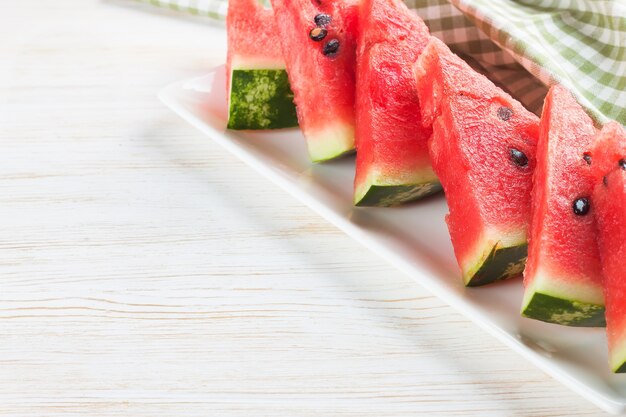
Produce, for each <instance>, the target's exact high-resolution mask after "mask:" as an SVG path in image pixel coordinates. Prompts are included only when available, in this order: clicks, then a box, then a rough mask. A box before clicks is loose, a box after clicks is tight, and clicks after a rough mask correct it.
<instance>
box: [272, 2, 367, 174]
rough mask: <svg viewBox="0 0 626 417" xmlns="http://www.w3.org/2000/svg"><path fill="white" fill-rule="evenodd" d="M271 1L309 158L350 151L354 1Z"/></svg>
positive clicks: (354, 37)
mask: <svg viewBox="0 0 626 417" xmlns="http://www.w3.org/2000/svg"><path fill="white" fill-rule="evenodd" d="M272 7H273V9H274V14H275V17H276V22H277V25H278V33H279V34H280V38H281V44H282V50H283V55H284V57H285V61H286V64H287V73H288V74H289V81H290V83H291V88H292V89H293V92H294V94H295V98H294V101H295V103H296V108H297V111H298V120H299V122H300V128H301V129H302V133H303V134H304V137H305V138H306V141H307V147H308V150H309V155H310V157H311V159H312V160H313V161H315V162H318V161H325V160H328V159H333V158H336V157H338V156H341V155H343V154H345V153H348V152H352V151H353V150H354V79H355V74H354V70H355V62H356V61H355V53H356V52H355V51H356V30H357V20H358V8H357V6H356V5H354V4H350V3H345V2H340V1H318V0H272ZM275 46H276V45H275V44H269V45H267V46H266V47H268V48H272V47H275Z"/></svg>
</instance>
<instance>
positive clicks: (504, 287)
mask: <svg viewBox="0 0 626 417" xmlns="http://www.w3.org/2000/svg"><path fill="white" fill-rule="evenodd" d="M159 98H160V99H161V100H162V101H163V103H165V104H166V105H167V106H169V107H170V108H171V109H172V110H174V112H176V113H177V114H179V115H180V116H181V117H182V118H183V119H185V120H186V121H188V122H189V123H191V124H192V125H194V126H195V127H196V128H198V129H200V130H201V131H202V132H204V133H205V134H206V135H207V136H209V137H210V138H211V139H213V140H214V141H216V142H217V143H219V144H220V145H221V146H223V147H224V148H226V149H227V150H228V151H230V152H232V153H233V154H235V155H236V156H238V157H239V158H240V159H241V160H243V161H244V162H245V163H247V164H248V165H250V166H251V167H252V168H254V169H256V170H257V171H258V172H259V173H260V174H262V175H264V176H265V177H267V178H268V179H269V180H271V181H273V182H274V183H276V184H278V185H279V186H280V187H282V188H284V189H285V190H286V191H288V192H289V193H291V194H292V195H293V196H295V197H296V198H297V199H299V200H300V201H302V202H303V203H304V204H306V205H308V206H309V207H311V208H312V209H313V210H315V211H316V212H318V213H319V214H320V215H321V216H323V217H324V218H325V219H327V220H328V221H330V222H331V223H333V224H334V225H336V226H337V227H339V228H340V229H341V230H343V231H344V232H346V233H347V234H348V235H350V236H352V237H353V238H354V239H356V240H357V241H359V242H361V243H362V244H363V245H365V246H366V247H368V248H369V249H370V250H372V251H373V252H375V253H377V254H378V255H380V256H382V257H383V258H384V259H386V260H387V261H388V262H389V263H391V264H392V265H394V266H395V267H397V268H398V269H400V270H402V271H404V272H405V273H406V274H408V275H409V276H410V277H412V278H413V279H415V281H416V282H417V283H418V284H420V285H422V286H423V287H425V288H426V289H427V290H429V291H430V292H432V293H433V294H434V295H436V296H437V297H439V298H441V299H442V300H443V301H445V302H446V303H448V304H449V305H450V306H452V307H453V308H455V309H456V310H458V311H459V312H461V313H462V314H464V315H465V316H467V317H468V318H469V319H470V320H472V321H473V322H475V323H476V324H478V325H479V326H480V327H482V328H483V329H485V330H486V331H488V332H489V333H491V334H492V335H494V336H495V337H497V338H498V339H500V340H501V341H502V342H503V343H505V344H507V345H508V346H510V347H511V348H513V349H514V350H515V351H517V352H519V353H520V354H521V355H522V356H524V357H525V358H527V359H529V360H530V361H531V362H533V363H535V364H536V365H537V366H539V367H540V368H541V369H543V370H544V371H545V372H546V373H548V374H550V375H552V376H553V377H554V378H556V379H557V380H559V381H561V382H562V383H564V384H565V385H567V386H568V387H570V388H571V389H572V390H574V391H576V392H578V393H579V394H580V395H582V396H584V397H585V398H587V399H589V400H590V401H592V402H594V403H595V404H597V405H598V406H599V407H601V408H602V409H604V410H606V411H608V412H611V413H616V414H617V413H621V412H624V411H625V410H626V375H613V374H612V373H611V372H610V371H609V366H608V360H607V348H606V338H605V335H604V330H603V329H577V328H568V327H561V326H556V325H551V324H546V323H542V322H538V321H534V320H529V319H526V318H523V317H521V316H520V314H519V308H520V305H521V299H522V284H521V282H520V280H518V279H514V280H509V281H507V282H502V283H499V284H494V285H491V286H487V287H482V288H473V289H470V288H465V287H464V286H463V285H462V283H461V279H460V276H459V270H458V267H457V264H456V262H455V259H454V254H453V252H452V246H451V243H450V238H449V236H448V230H447V227H446V225H445V222H444V216H445V214H446V212H447V207H446V202H445V199H444V198H443V196H438V197H433V198H429V199H427V200H425V201H421V202H417V203H414V204H409V205H406V206H404V207H397V208H355V207H353V205H352V182H353V176H354V158H353V157H347V158H344V159H342V160H338V161H333V162H329V163H324V164H312V163H311V162H310V161H309V159H308V155H307V152H306V147H305V142H304V138H303V137H302V134H301V133H300V131H299V130H298V129H287V130H282V131H271V132H236V131H229V130H226V88H225V75H224V67H218V68H216V69H214V70H213V71H211V73H209V74H208V75H205V76H203V77H199V78H194V79H190V80H184V81H180V82H177V83H174V84H172V85H170V86H168V87H165V88H164V89H163V90H162V91H161V92H160V94H159Z"/></svg>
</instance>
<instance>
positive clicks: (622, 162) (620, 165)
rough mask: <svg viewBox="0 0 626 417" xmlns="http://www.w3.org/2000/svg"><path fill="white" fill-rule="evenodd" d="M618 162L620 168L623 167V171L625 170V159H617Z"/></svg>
mask: <svg viewBox="0 0 626 417" xmlns="http://www.w3.org/2000/svg"><path fill="white" fill-rule="evenodd" d="M618 164H619V167H620V168H621V169H623V170H624V171H626V159H620V160H619V162H618Z"/></svg>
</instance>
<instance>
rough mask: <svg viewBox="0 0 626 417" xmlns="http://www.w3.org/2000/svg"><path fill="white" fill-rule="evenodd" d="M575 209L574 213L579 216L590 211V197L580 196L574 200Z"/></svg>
mask: <svg viewBox="0 0 626 417" xmlns="http://www.w3.org/2000/svg"><path fill="white" fill-rule="evenodd" d="M572 208H573V209H574V214H575V215H577V216H584V215H585V214H587V213H589V209H590V208H591V204H590V203H589V199H588V198H587V197H580V198H577V199H576V200H575V201H574V205H573V206H572Z"/></svg>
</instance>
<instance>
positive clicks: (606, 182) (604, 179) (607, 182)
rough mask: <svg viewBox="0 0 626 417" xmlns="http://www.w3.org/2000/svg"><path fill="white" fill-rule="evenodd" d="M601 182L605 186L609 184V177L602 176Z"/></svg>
mask: <svg viewBox="0 0 626 417" xmlns="http://www.w3.org/2000/svg"><path fill="white" fill-rule="evenodd" d="M602 184H604V186H605V187H608V186H609V179H608V178H607V177H606V175H605V176H604V177H602Z"/></svg>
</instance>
